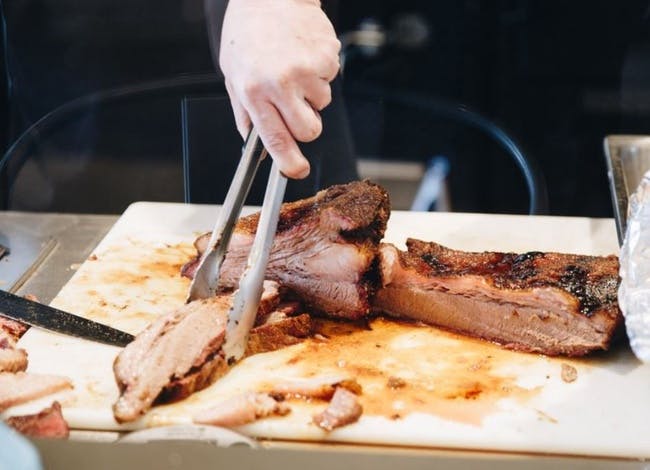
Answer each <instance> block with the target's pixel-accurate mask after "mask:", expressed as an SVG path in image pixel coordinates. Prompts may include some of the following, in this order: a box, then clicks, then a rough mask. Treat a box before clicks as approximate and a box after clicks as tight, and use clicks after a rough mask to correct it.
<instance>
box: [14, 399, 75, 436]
mask: <svg viewBox="0 0 650 470" xmlns="http://www.w3.org/2000/svg"><path fill="white" fill-rule="evenodd" d="M6 423H7V424H8V425H9V426H11V427H12V428H14V429H15V430H16V431H18V432H19V433H21V434H24V435H25V436H28V437H40V438H42V437H46V438H54V439H66V438H67V437H68V436H69V435H70V428H69V427H68V423H67V422H66V420H65V419H64V418H63V414H61V405H60V404H59V402H57V401H55V402H54V403H52V406H50V407H49V408H45V409H44V410H43V411H41V412H40V413H37V414H32V415H24V416H13V417H11V418H8V419H7V421H6Z"/></svg>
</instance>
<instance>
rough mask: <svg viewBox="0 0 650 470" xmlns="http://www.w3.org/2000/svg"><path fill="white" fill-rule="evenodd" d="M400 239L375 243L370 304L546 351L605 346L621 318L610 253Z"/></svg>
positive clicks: (579, 351)
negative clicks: (504, 249)
mask: <svg viewBox="0 0 650 470" xmlns="http://www.w3.org/2000/svg"><path fill="white" fill-rule="evenodd" d="M407 247H408V251H407V252H402V251H399V250H397V249H396V248H395V247H394V246H392V245H383V246H382V247H381V250H380V251H381V255H380V257H381V271H382V281H383V287H382V288H381V289H380V290H379V291H378V292H377V295H376V297H375V299H374V308H375V310H376V311H379V312H384V313H387V314H390V315H394V316H398V317H403V318H409V319H414V320H420V321H423V322H425V323H429V324H432V325H436V326H440V327H443V328H447V329H450V330H454V331H457V332H460V333H463V334H467V335H470V336H474V337H478V338H483V339H487V340H490V341H495V342H497V343H500V344H502V345H504V346H506V347H508V348H512V349H517V350H522V351H529V352H536V353H543V354H547V355H569V356H579V355H584V354H587V353H589V352H591V351H594V350H598V349H607V348H608V346H609V344H610V342H611V339H612V337H613V335H614V333H615V332H616V331H617V329H618V328H619V326H620V325H621V323H622V315H621V312H620V310H619V308H618V303H617V288H618V260H617V258H616V257H615V256H608V257H597V256H580V255H570V254H560V253H541V252H529V253H524V254H515V253H495V252H484V253H469V252H463V251H455V250H451V249H449V248H446V247H444V246H441V245H438V244H436V243H427V242H422V241H419V240H414V239H409V240H408V241H407Z"/></svg>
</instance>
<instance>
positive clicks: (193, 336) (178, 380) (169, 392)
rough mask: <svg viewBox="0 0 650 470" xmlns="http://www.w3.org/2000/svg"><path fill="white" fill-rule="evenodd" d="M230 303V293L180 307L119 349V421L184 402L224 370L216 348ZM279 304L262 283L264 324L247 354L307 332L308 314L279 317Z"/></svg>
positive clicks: (274, 291) (273, 290)
mask: <svg viewBox="0 0 650 470" xmlns="http://www.w3.org/2000/svg"><path fill="white" fill-rule="evenodd" d="M231 301H232V295H231V294H221V295H219V296H217V297H214V298H211V299H204V300H199V301H195V302H191V303H189V304H187V305H184V306H182V307H181V308H179V309H178V310H176V311H174V312H172V313H170V314H168V315H166V316H163V317H161V318H160V319H158V320H156V321H155V322H153V323H151V324H150V325H149V326H148V327H147V328H145V329H144V330H143V331H142V332H141V333H140V334H139V335H138V336H137V337H136V338H135V340H133V341H132V342H131V343H130V344H129V345H127V346H126V348H124V350H123V351H122V352H121V353H120V354H119V356H118V357H117V359H116V360H115V363H114V365H113V371H114V373H115V378H116V380H117V383H118V387H119V388H120V391H121V395H120V397H119V399H118V401H117V402H116V403H115V405H114V406H113V414H114V416H115V419H116V420H117V421H118V422H128V421H133V420H135V419H137V418H138V417H139V416H140V415H142V414H144V413H145V412H146V411H147V410H148V409H149V408H150V407H151V406H152V405H154V404H160V403H167V402H170V401H174V400H180V399H182V398H185V397H187V396H189V395H190V394H192V393H194V392H196V391H198V390H201V389H203V388H205V387H207V386H208V385H210V384H212V383H213V382H214V381H215V380H217V379H218V378H219V377H221V376H223V375H224V374H225V373H226V372H227V371H228V365H227V364H226V361H225V360H224V357H223V354H222V351H221V346H222V343H223V340H224V337H225V328H226V323H227V315H228V311H229V309H230V306H231ZM279 302H280V294H279V291H278V286H277V284H276V283H275V282H271V281H266V282H265V283H264V294H263V295H262V302H261V303H260V307H259V309H258V317H261V318H265V319H266V323H263V324H261V325H260V326H257V327H255V328H253V329H252V330H251V332H250V336H249V341H248V348H247V350H246V355H251V354H257V353H262V352H268V351H273V350H276V349H279V348H281V347H284V346H288V345H291V344H295V343H297V342H299V341H302V340H303V339H304V338H306V337H307V336H309V335H310V334H311V319H310V317H309V315H307V314H301V315H298V316H295V317H286V318H282V319H278V318H277V317H276V316H275V315H274V312H276V313H277V311H276V308H277V307H278V303H279ZM270 318H274V319H275V321H273V322H269V321H268V320H269V319H270Z"/></svg>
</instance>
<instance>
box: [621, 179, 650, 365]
mask: <svg viewBox="0 0 650 470" xmlns="http://www.w3.org/2000/svg"><path fill="white" fill-rule="evenodd" d="M620 263H621V269H620V276H621V285H620V287H619V290H618V302H619V306H620V307H621V310H622V312H623V316H624V317H625V328H626V329H627V335H628V337H629V338H630V346H631V347H632V350H633V351H634V354H635V355H636V357H638V358H639V359H640V360H641V361H643V362H650V171H648V172H647V173H646V174H645V175H644V176H643V179H642V180H641V183H640V184H639V187H638V188H637V190H636V192H635V193H634V194H633V195H632V196H631V197H630V199H629V203H628V219H627V231H626V233H625V239H624V241H623V246H622V247H621V254H620Z"/></svg>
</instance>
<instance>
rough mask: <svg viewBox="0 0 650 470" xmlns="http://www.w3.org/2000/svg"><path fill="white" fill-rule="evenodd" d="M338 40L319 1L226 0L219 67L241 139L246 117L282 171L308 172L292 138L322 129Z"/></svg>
mask: <svg viewBox="0 0 650 470" xmlns="http://www.w3.org/2000/svg"><path fill="white" fill-rule="evenodd" d="M340 47H341V44H340V43H339V41H338V39H337V38H336V33H335V32H334V28H333V26H332V24H331V23H330V21H329V20H328V19H327V16H326V15H325V13H324V12H323V11H322V10H321V8H320V2H319V1H318V0H230V2H229V4H228V8H227V10H226V16H225V18H224V22H223V29H222V34H221V50H220V55H219V65H220V67H221V70H222V71H223V74H224V76H225V79H226V89H227V90H228V95H229V96H230V101H231V104H232V107H233V111H234V114H235V120H236V122H237V129H238V131H239V133H240V134H241V135H242V137H245V136H246V135H247V134H248V131H249V130H250V127H251V123H252V124H253V125H254V126H255V128H256V130H257V132H258V133H259V135H260V138H261V139H262V142H263V143H264V146H265V147H266V149H267V150H268V152H269V153H270V154H271V156H272V157H273V159H274V160H275V161H276V163H277V164H278V166H279V168H280V171H282V173H284V174H285V175H286V176H288V177H291V178H304V177H306V176H307V175H308V174H309V162H308V161H307V159H306V158H305V157H304V155H303V154H302V152H301V151H300V149H299V148H298V145H297V144H296V141H300V142H310V141H312V140H314V139H316V138H317V137H318V136H319V135H320V134H321V132H322V130H323V125H322V122H321V119H320V114H319V111H321V110H322V109H323V108H325V107H326V106H327V105H328V104H329V103H330V101H331V100H332V94H331V89H330V82H331V81H332V80H334V78H335V77H336V75H337V73H338V71H339V56H338V54H339V50H340Z"/></svg>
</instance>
